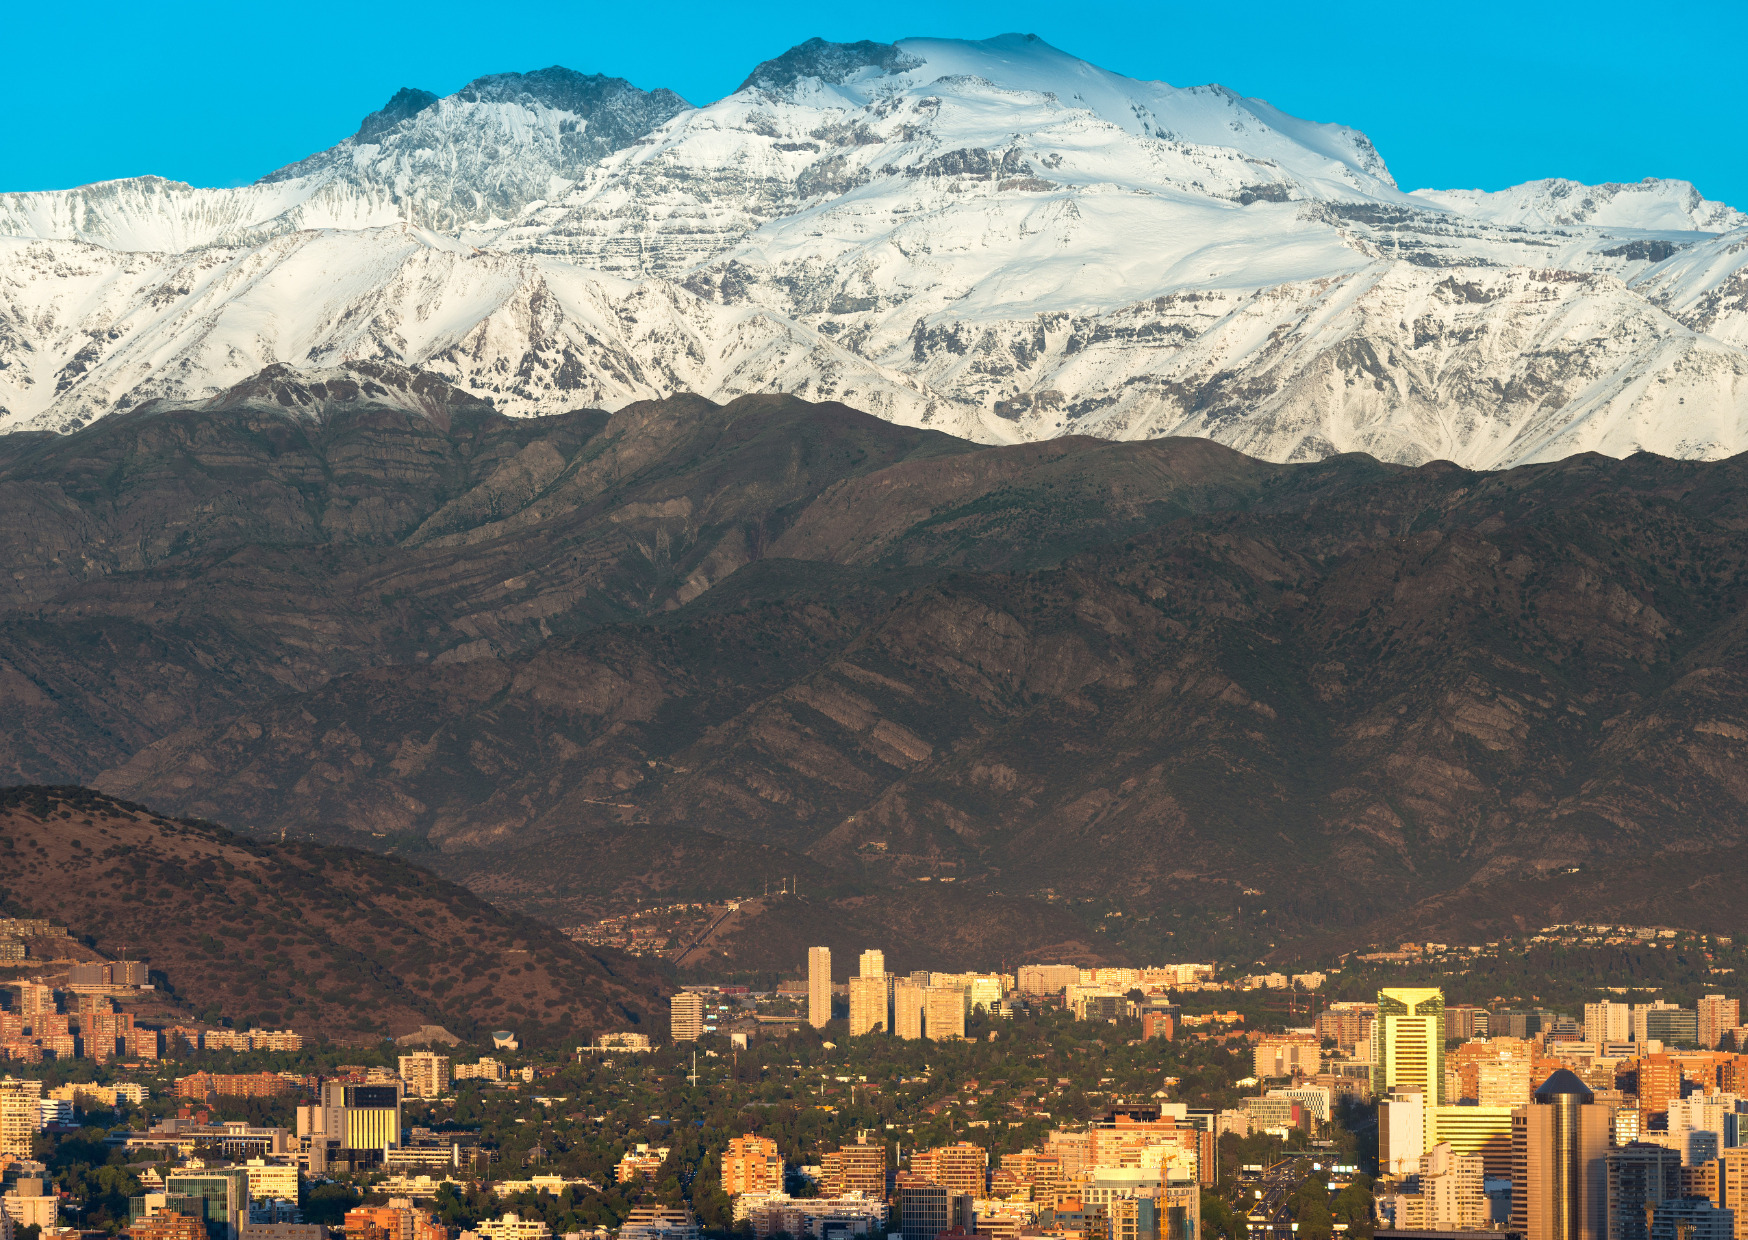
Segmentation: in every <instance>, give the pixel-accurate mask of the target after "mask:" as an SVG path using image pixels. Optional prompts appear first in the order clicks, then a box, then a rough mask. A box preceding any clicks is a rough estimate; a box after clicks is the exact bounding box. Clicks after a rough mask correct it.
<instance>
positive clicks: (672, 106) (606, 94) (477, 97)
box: [453, 65, 691, 119]
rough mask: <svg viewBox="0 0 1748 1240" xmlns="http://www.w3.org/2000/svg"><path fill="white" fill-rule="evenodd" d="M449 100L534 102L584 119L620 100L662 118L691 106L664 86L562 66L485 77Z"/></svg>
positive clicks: (457, 92)
mask: <svg viewBox="0 0 1748 1240" xmlns="http://www.w3.org/2000/svg"><path fill="white" fill-rule="evenodd" d="M453 97H454V98H456V99H458V100H460V101H462V102H463V103H522V104H528V103H536V104H542V105H544V106H546V107H549V108H556V109H557V110H558V111H561V112H575V113H577V114H578V115H581V116H585V117H590V116H591V115H592V114H593V113H595V112H596V111H598V110H600V109H602V108H603V107H611V106H613V105H614V104H615V103H618V102H621V101H636V102H637V103H640V104H642V103H647V104H648V105H650V107H651V108H652V109H653V110H655V111H659V112H665V113H666V116H664V117H663V119H666V117H667V116H672V115H673V114H674V113H676V112H681V111H684V110H685V109H687V108H689V107H691V105H690V104H689V103H687V102H686V101H685V100H684V99H682V98H680V96H679V95H677V94H675V93H674V92H673V91H671V90H668V89H667V88H666V87H661V86H658V87H656V89H654V90H650V91H646V90H642V89H640V88H638V87H636V86H633V85H632V84H631V83H630V82H628V81H626V80H625V79H624V78H617V77H608V76H607V75H606V74H604V73H578V72H577V71H576V70H575V69H567V68H565V67H564V66H563V65H552V66H550V67H548V68H545V69H535V70H533V71H532V72H529V73H491V74H487V75H486V76H485V77H480V78H475V79H474V80H473V81H471V82H469V83H468V84H467V85H466V86H463V87H462V88H461V89H460V90H458V91H456V92H455V95H454V96H453Z"/></svg>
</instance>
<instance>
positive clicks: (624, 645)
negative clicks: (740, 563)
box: [107, 458, 1748, 944]
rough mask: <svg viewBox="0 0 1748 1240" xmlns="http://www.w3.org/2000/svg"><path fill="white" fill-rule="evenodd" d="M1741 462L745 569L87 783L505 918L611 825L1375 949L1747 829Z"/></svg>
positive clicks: (356, 684)
mask: <svg viewBox="0 0 1748 1240" xmlns="http://www.w3.org/2000/svg"><path fill="white" fill-rule="evenodd" d="M1321 468H1323V469H1325V470H1326V471H1328V470H1331V469H1335V468H1339V463H1338V465H1337V466H1326V467H1321ZM1744 472H1745V463H1744V462H1743V461H1740V460H1737V461H1730V462H1721V463H1717V464H1713V465H1697V464H1690V463H1678V462H1669V461H1659V460H1657V459H1655V458H1635V459H1633V460H1630V461H1625V462H1621V461H1609V460H1603V459H1601V458H1578V459H1574V460H1571V461H1567V462H1562V463H1560V464H1559V465H1554V466H1545V467H1534V468H1531V469H1524V470H1515V471H1511V472H1509V473H1504V474H1495V475H1480V474H1472V473H1468V472H1466V471H1462V470H1457V469H1454V468H1452V467H1450V466H1445V465H1434V466H1428V467H1425V468H1423V469H1420V470H1413V471H1383V472H1379V471H1373V472H1371V473H1369V474H1368V473H1365V472H1364V471H1363V470H1362V471H1360V472H1359V473H1358V474H1357V478H1355V479H1350V480H1349V482H1348V485H1346V486H1344V487H1340V488H1321V487H1317V486H1308V487H1306V488H1305V489H1303V490H1301V491H1300V492H1298V493H1297V494H1298V501H1297V502H1296V503H1289V502H1284V501H1283V502H1279V503H1275V502H1270V503H1269V504H1266V505H1265V504H1263V503H1260V502H1259V503H1255V504H1253V506H1252V507H1251V508H1250V510H1248V511H1241V512H1232V511H1227V512H1212V513H1206V514H1201V515H1196V516H1190V517H1184V518H1180V519H1179V520H1177V521H1175V522H1172V523H1170V524H1169V525H1167V526H1166V527H1165V528H1163V529H1161V530H1159V531H1157V532H1154V533H1150V534H1139V535H1135V536H1133V537H1130V538H1127V539H1125V540H1123V541H1122V542H1119V543H1115V544H1112V545H1109V546H1106V547H1103V548H1101V549H1099V550H1096V551H1090V552H1087V553H1084V554H1082V555H1079V556H1076V557H1073V558H1071V559H1069V560H1068V561H1067V562H1065V563H1063V564H1062V565H1061V566H1059V567H1056V568H1050V569H1044V570H1037V571H1028V572H1013V573H966V574H961V575H959V576H956V577H951V578H942V577H940V576H938V575H937V576H934V577H932V578H925V579H916V580H911V581H908V582H903V583H900V582H899V581H898V580H897V578H899V577H901V576H902V574H898V573H893V572H888V571H887V570H886V569H885V568H883V567H882V568H879V569H874V570H871V571H870V572H869V573H867V574H865V575H864V576H862V577H857V576H855V575H854V574H853V573H852V574H850V575H847V576H846V575H845V570H843V569H835V568H834V569H830V570H827V569H826V568H824V567H816V568H812V569H809V568H808V567H807V566H802V565H792V566H791V568H790V569H789V570H786V571H787V575H784V576H781V577H780V580H776V581H774V582H773V581H771V580H766V582H765V584H764V585H762V586H761V585H759V584H757V582H758V581H759V579H760V576H761V574H763V575H764V577H765V578H767V579H768V578H770V577H771V576H772V575H773V574H778V573H779V569H780V566H779V565H778V564H777V562H775V561H768V562H766V563H764V564H763V565H761V566H759V568H758V569H757V570H748V573H749V580H748V581H747V583H746V584H745V586H744V589H741V590H740V595H741V599H742V601H741V603H737V604H734V605H730V599H731V598H732V597H733V595H734V591H735V590H736V589H737V587H736V586H735V585H734V584H732V583H735V582H736V581H737V580H738V578H730V579H729V582H728V583H724V585H723V586H722V587H719V589H721V590H724V591H726V592H727V593H725V594H724V595H722V596H720V597H719V598H716V599H715V600H714V603H715V604H720V605H713V600H712V598H711V596H706V598H704V599H701V600H699V602H698V604H696V605H695V606H693V607H691V608H687V609H684V610H682V611H679V612H676V613H674V614H672V615H671V616H670V617H668V618H667V619H665V620H664V621H662V622H661V623H659V624H647V625H632V626H619V627H614V628H611V629H603V630H599V631H597V632H594V633H589V634H584V635H579V636H577V637H574V638H567V639H564V640H561V641H553V642H549V643H548V644H547V645H546V646H544V647H543V648H542V649H541V650H540V651H539V652H538V653H536V654H534V655H531V656H528V657H526V658H524V659H520V660H513V661H506V662H503V663H501V664H495V665H491V666H478V665H470V666H469V667H468V668H467V669H466V670H465V671H463V670H460V669H432V670H431V671H430V672H428V673H421V674H419V675H417V676H413V677H401V676H378V677H376V678H374V679H371V680H369V681H368V682H367V681H366V680H364V679H362V678H343V679H340V680H336V681H334V682H332V683H331V684H329V685H328V686H325V687H324V688H323V690H321V691H320V692H319V693H317V694H313V695H308V696H306V697H303V698H300V699H297V700H296V701H295V702H288V703H285V704H283V705H279V706H275V707H274V708H273V709H272V710H270V711H268V712H264V713H261V714H259V715H252V716H251V717H250V721H249V725H248V727H247V728H237V727H230V728H226V729H224V730H213V729H205V730H193V731H190V732H188V733H185V734H182V735H180V736H178V737H176V738H173V739H172V740H171V741H166V742H164V743H163V744H162V745H161V746H159V747H157V748H155V749H153V750H150V751H147V752H146V753H144V754H142V755H141V756H140V757H139V758H137V759H136V760H135V761H134V762H133V763H131V764H130V765H129V766H128V767H126V768H123V769H121V770H118V771H116V772H113V773H112V774H111V775H110V776H108V777H107V778H108V779H110V780H112V781H113V784H112V786H114V787H117V788H122V789H132V790H139V791H136V793H135V794H136V795H138V794H139V792H142V791H144V790H148V789H149V790H152V792H153V795H166V796H171V795H174V796H179V797H183V798H185V800H184V801H182V803H183V804H190V805H198V806H199V807H200V812H203V813H211V814H214V815H219V814H222V815H224V816H226V817H228V818H230V819H232V820H234V821H237V822H240V823H250V824H256V825H260V826H267V825H270V824H271V823H273V822H275V821H282V820H289V821H290V822H291V824H292V825H293V826H294V827H296V828H301V829H305V830H312V831H318V832H319V831H322V830H324V829H328V828H329V827H330V826H331V825H332V824H337V823H344V822H346V821H347V820H348V816H349V814H350V813H351V812H352V811H350V810H349V808H348V807H354V806H368V807H382V812H383V813H384V814H385V815H387V816H388V818H392V819H393V821H394V823H395V830H396V831H398V832H400V833H402V835H403V836H404V837H407V838H412V839H417V840H429V841H431V842H433V843H436V844H438V845H439V846H440V847H442V848H443V849H444V850H445V854H444V857H443V859H442V861H441V862H439V863H438V864H441V865H442V866H443V867H444V868H445V870H446V872H449V873H453V874H457V875H485V874H488V873H489V874H491V875H492V876H493V877H492V882H493V884H494V890H496V891H502V892H505V893H506V894H505V898H514V897H513V896H511V895H510V894H509V890H508V888H509V887H510V886H511V885H513V883H514V876H513V875H508V874H507V873H506V862H505V858H506V856H507V855H509V854H505V853H503V852H502V851H501V850H502V849H503V846H504V845H505V844H506V843H508V844H511V845H512V850H511V851H512V853H513V854H514V855H515V856H519V857H530V858H531V857H536V856H538V857H540V858H541V859H542V864H541V865H540V866H538V867H532V866H529V865H519V867H518V868H519V870H524V871H526V876H527V877H526V879H525V882H526V883H530V884H532V883H536V882H547V881H550V880H551V879H552V876H554V875H557V874H560V873H562V874H566V875H571V874H577V875H581V874H587V873H588V872H589V871H590V869H591V867H592V866H593V865H595V864H596V859H597V857H600V856H603V855H605V854H604V853H603V851H602V848H601V846H600V844H599V843H598V841H604V840H607V839H609V838H611V836H610V835H609V834H608V832H609V831H610V829H611V828H613V827H614V826H615V825H616V824H639V831H640V837H641V838H656V839H659V838H660V831H661V830H663V829H670V830H674V831H676V832H679V831H685V832H697V831H704V832H708V833H711V834H714V835H716V836H719V837H726V838H728V839H731V840H734V841H738V842H739V844H740V846H741V849H742V850H743V851H742V852H741V853H740V854H738V855H742V856H746V855H748V854H746V853H745V852H744V850H747V849H759V850H769V849H771V848H773V847H775V848H778V849H782V850H787V851H788V852H790V853H796V854H805V855H806V856H807V857H808V858H809V860H810V862H811V863H812V864H814V865H818V866H823V867H825V868H826V869H827V870H828V871H830V872H831V873H835V874H837V875H840V876H843V877H844V879H845V881H847V882H848V881H853V882H854V883H855V884H862V885H864V886H866V885H868V884H872V885H874V886H875V887H878V886H880V885H894V884H896V885H907V884H911V883H915V882H917V880H919V879H921V878H924V877H930V878H938V877H940V876H946V875H951V876H957V877H958V878H959V880H960V882H961V883H966V884H973V885H976V887H977V889H978V890H982V891H1000V892H1004V893H1007V894H1008V895H1010V896H1012V895H1021V896H1029V897H1036V896H1039V895H1041V894H1045V893H1047V892H1054V893H1056V894H1057V895H1063V896H1067V895H1071V896H1073V897H1075V898H1076V899H1077V900H1091V901H1095V902H1099V903H1097V904H1096V905H1095V909H1104V908H1110V907H1112V906H1115V908H1116V909H1120V910H1123V911H1125V913H1126V915H1127V916H1131V917H1137V918H1140V917H1151V918H1153V919H1154V922H1153V924H1154V926H1155V928H1156V930H1157V932H1158V933H1161V934H1164V933H1165V931H1166V929H1167V928H1170V932H1171V934H1172V935H1173V936H1177V935H1183V936H1186V937H1190V936H1194V935H1201V934H1205V933H1206V932H1208V931H1209V930H1210V928H1211V927H1212V928H1214V929H1215V930H1217V931H1218V933H1219V934H1220V935H1221V936H1228V931H1229V932H1230V935H1229V936H1228V937H1230V938H1232V939H1233V940H1234V941H1245V942H1249V943H1252V944H1256V943H1257V941H1258V940H1261V941H1262V942H1263V943H1264V944H1266V942H1268V941H1270V940H1274V941H1279V940H1280V939H1282V938H1283V937H1286V936H1290V935H1296V934H1306V933H1322V932H1324V931H1325V930H1329V929H1339V930H1340V931H1341V932H1342V933H1344V934H1346V935H1348V936H1350V937H1355V936H1359V937H1366V936H1373V935H1375V934H1379V933H1383V930H1382V929H1381V927H1385V926H1394V925H1397V924H1400V923H1401V922H1402V921H1403V919H1405V918H1411V917H1412V915H1413V910H1414V909H1416V908H1417V907H1419V906H1421V905H1426V907H1427V908H1429V909H1430V908H1432V907H1433V906H1432V905H1431V904H1428V903H1427V902H1429V901H1438V900H1441V899H1444V898H1445V897H1449V896H1451V895H1452V894H1453V893H1465V892H1467V893H1474V892H1477V891H1480V890H1482V889H1483V888H1486V887H1488V886H1489V885H1497V884H1500V883H1515V882H1518V881H1519V880H1520V879H1522V878H1523V876H1525V875H1531V876H1544V875H1554V874H1557V873H1558V872H1560V871H1562V870H1564V869H1566V868H1569V867H1571V866H1574V865H1578V866H1586V865H1590V866H1600V865H1601V864H1602V863H1603V862H1604V861H1606V860H1608V859H1610V858H1612V857H1615V856H1619V855H1622V854H1625V855H1627V856H1631V855H1633V854H1635V853H1656V852H1660V851H1664V850H1670V849H1689V850H1693V851H1694V853H1695V861H1694V864H1696V865H1701V866H1703V865H1704V864H1705V862H1704V859H1703V856H1701V855H1700V854H1702V853H1704V852H1705V851H1706V850H1709V849H1712V848H1715V847H1734V846H1735V845H1737V844H1738V843H1741V842H1743V841H1744V839H1745V838H1748V834H1745V833H1748V810H1745V806H1748V789H1745V788H1744V786H1743V784H1742V781H1741V779H1740V777H1739V774H1738V772H1739V771H1740V770H1741V769H1742V759H1743V757H1744V756H1748V743H1745V740H1744V738H1748V714H1745V709H1748V708H1745V707H1744V705H1743V703H1744V701H1745V700H1748V699H1744V697H1743V696H1742V694H1741V693H1740V692H1739V690H1738V688H1737V686H1739V685H1741V684H1742V677H1743V676H1744V675H1745V674H1748V663H1745V662H1744V659H1745V658H1748V656H1745V654H1744V649H1743V646H1742V643H1741V642H1740V641H1739V640H1738V637H1737V634H1738V633H1739V632H1740V628H1741V623H1742V622H1741V616H1742V615H1743V613H1744V608H1745V606H1748V540H1745V539H1744V537H1743V534H1742V532H1741V531H1742V529H1743V526H1744V523H1745V517H1748V510H1745V508H1744V504H1745V501H1748V488H1745V487H1744V485H1743V478H1744ZM1289 476H1298V477H1302V478H1308V479H1314V478H1315V477H1317V476H1319V475H1316V474H1315V473H1313V472H1312V471H1306V472H1304V473H1302V474H1299V475H1289ZM1322 476H1328V475H1327V472H1326V473H1325V475H1322ZM877 479H878V475H875V476H874V480H877ZM930 536H932V535H930ZM902 549H903V540H902V539H901V540H899V542H898V544H897V550H896V551H895V553H894V556H893V557H888V558H901V555H902ZM810 573H811V574H813V575H812V576H810ZM889 579H890V580H892V582H893V583H892V584H891V585H890V586H886V585H882V584H880V583H885V582H887V581H888V580H889ZM869 583H873V584H869ZM470 685H473V686H477V687H473V688H470V687H469V686H470ZM203 761H205V762H210V763H211V764H212V765H211V767H210V769H203V770H201V772H200V774H199V777H198V779H197V780H196V782H195V785H193V786H190V787H189V788H187V789H186V790H185V791H184V790H179V789H178V788H177V787H176V785H175V781H176V780H177V779H179V778H180V777H181V775H180V772H182V771H183V770H184V768H185V767H186V766H187V765H188V764H189V763H198V762H203ZM281 806H291V807H294V808H293V809H292V810H291V811H290V812H289V813H288V812H287V810H285V809H282V808H280V807H281ZM372 812H373V813H374V812H376V811H375V809H374V808H373V809H372ZM384 821H387V818H385V820H384ZM376 829H381V828H380V827H379V828H376ZM676 838H679V837H678V836H676ZM734 852H735V850H734V849H732V848H729V847H728V846H727V845H723V846H722V848H721V853H720V855H722V856H724V857H726V856H727V855H728V854H730V853H734ZM772 860H778V861H780V857H778V858H769V857H768V858H767V859H765V860H764V861H762V862H758V863H755V864H752V865H749V867H748V868H747V869H745V870H743V871H741V873H742V875H743V876H744V877H745V878H747V879H751V880H753V882H752V886H751V889H753V890H756V889H757V882H756V880H757V879H758V878H759V877H760V874H759V865H761V864H762V865H764V866H767V867H768V866H769V865H770V864H771V861H772ZM612 872H613V873H616V874H617V873H620V872H622V871H621V869H619V868H615V869H614V870H613V871H612ZM766 872H767V873H768V872H769V871H768V869H767V871H766ZM716 877H719V876H717V875H713V881H714V879H715V878H716ZM567 881H569V880H567ZM1538 881H1540V880H1539V879H1538ZM666 889H667V890H673V889H674V888H673V887H672V885H671V884H670V885H669V886H668V887H667V888H666ZM747 889H748V888H747V887H745V886H743V888H742V890H743V891H744V890H747ZM965 889H966V888H960V889H959V890H965ZM1629 889H1630V878H1629V877H1627V876H1626V875H1625V872H1623V878H1622V879H1621V882H1620V883H1618V884H1616V885H1615V886H1612V887H1606V888H1604V889H1601V890H1613V891H1619V892H1622V893H1627V892H1628V891H1629ZM1549 890H1550V891H1552V889H1551V888H1550V889H1549ZM638 891H639V887H638V886H637V885H636V884H632V885H630V886H628V887H626V888H618V887H609V888H608V889H607V890H600V889H597V890H596V891H593V892H586V893H584V892H580V893H579V895H578V897H577V898H576V900H575V902H574V903H573V904H572V905H571V907H573V908H575V909H576V910H577V911H578V913H579V914H580V913H583V912H589V911H595V912H598V911H605V909H604V905H606V904H607V903H608V902H609V901H610V900H611V899H612V898H614V897H627V898H630V897H634V896H635V895H636V894H637V892H638ZM1550 898H1552V897H1550ZM1525 899H1526V903H1524V904H1522V905H1521V906H1520V907H1519V908H1518V909H1516V910H1514V911H1516V912H1522V911H1523V909H1524V908H1533V907H1534V901H1533V900H1528V899H1527V898H1525ZM1445 907H1447V908H1459V909H1460V908H1467V909H1469V910H1471V911H1473V912H1474V913H1475V914H1476V915H1477V916H1481V915H1482V914H1485V916H1486V917H1489V918H1496V917H1498V916H1501V915H1503V914H1502V913H1501V911H1500V910H1501V906H1500V905H1499V904H1498V903H1497V902H1495V901H1492V900H1489V899H1484V898H1476V899H1471V900H1469V901H1468V902H1467V903H1466V904H1459V905H1449V904H1447V905H1446V906H1445ZM1596 915H1598V916H1606V915H1608V914H1607V910H1606V909H1603V908H1599V909H1598V910H1596ZM1733 915H1734V914H1733V913H1731V912H1730V911H1729V910H1724V909H1709V910H1708V909H1693V910H1690V911H1689V913H1688V916H1689V917H1690V918H1692V917H1711V918H1713V920H1717V919H1718V918H1724V919H1726V920H1727V918H1728V917H1730V916H1733ZM1709 927H1710V923H1708V928H1709Z"/></svg>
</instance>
